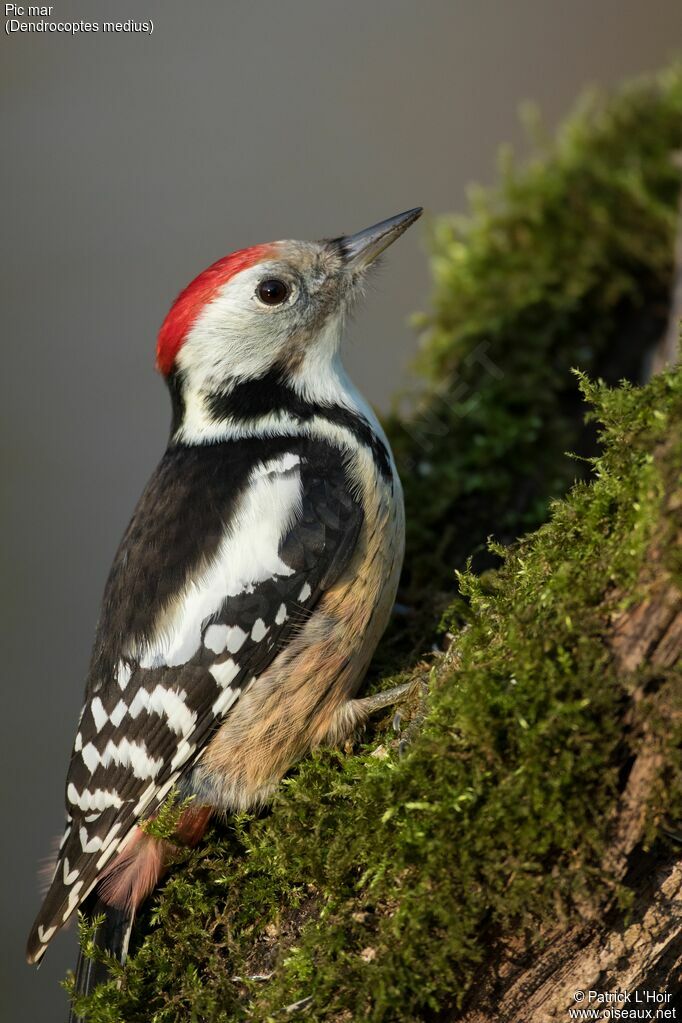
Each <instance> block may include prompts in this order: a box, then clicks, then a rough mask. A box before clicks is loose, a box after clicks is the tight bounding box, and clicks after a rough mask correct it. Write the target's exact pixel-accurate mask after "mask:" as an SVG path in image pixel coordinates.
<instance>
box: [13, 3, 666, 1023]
mask: <svg viewBox="0 0 682 1023" xmlns="http://www.w3.org/2000/svg"><path fill="white" fill-rule="evenodd" d="M55 16H56V17H58V18H59V19H61V20H70V19H73V18H86V19H90V20H103V19H105V18H107V19H111V18H117V19H125V18H126V17H129V16H135V17H137V18H138V19H140V18H143V17H152V18H153V19H154V23H155V32H154V34H153V36H152V37H151V38H150V37H148V36H128V37H123V36H102V35H101V34H100V35H98V36H81V37H76V38H73V39H72V38H69V37H65V36H60V37H56V36H50V37H41V36H35V35H31V36H28V35H25V36H17V35H15V36H12V37H10V38H7V37H6V36H5V35H4V34H3V36H2V41H1V42H0V49H1V53H0V77H1V81H2V89H1V91H0V111H1V113H0V117H1V129H2V134H1V138H2V144H3V158H2V163H1V166H0V180H1V187H2V198H3V221H2V266H1V274H0V282H1V284H0V287H1V288H2V305H1V308H2V316H3V328H2V335H1V336H2V364H1V365H2V374H1V375H2V385H1V386H2V400H1V402H0V415H1V416H2V427H1V433H0V437H1V443H2V453H3V475H2V479H3V482H4V487H3V503H2V512H3V519H4V523H3V532H2V536H3V541H4V542H3V545H2V558H3V564H2V575H1V577H0V578H1V579H2V621H3V625H4V628H5V638H4V645H3V658H2V664H3V687H2V697H3V702H2V729H3V738H2V751H3V758H4V761H3V772H2V780H3V792H2V798H3V811H4V812H3V818H2V819H3V836H2V851H3V857H4V863H3V869H2V870H1V871H0V878H1V879H2V880H1V882H0V886H1V887H0V900H1V901H0V929H1V930H0V971H1V975H0V985H1V988H0V991H1V995H2V997H1V1002H0V1005H1V1009H0V1019H2V1020H8V1021H9V1020H12V1021H19V1020H21V1021H24V1020H27V1021H37V1020H40V1021H45V1023H51V1021H56V1020H59V1019H61V1017H62V1015H63V996H62V995H61V994H60V992H59V990H58V989H57V987H56V983H57V980H58V978H60V977H61V976H63V974H64V971H65V969H66V968H67V966H68V965H69V964H71V962H72V957H73V954H74V938H73V931H71V933H70V935H69V936H66V937H60V938H59V939H57V940H56V941H55V944H54V946H53V949H51V951H50V953H49V954H48V956H47V959H46V961H45V964H44V965H43V967H42V968H41V969H40V971H39V972H38V973H37V974H36V973H35V972H34V971H33V970H30V969H29V968H28V967H27V966H25V964H24V962H23V945H24V940H25V936H26V932H27V930H28V927H29V925H30V923H31V920H32V918H33V915H34V912H35V911H36V909H37V906H38V885H37V882H36V867H37V864H38V862H39V860H40V859H41V858H42V857H45V856H47V855H48V853H49V850H50V836H51V835H53V834H57V833H59V832H60V831H61V827H62V805H63V775H64V771H65V768H66V763H67V758H68V753H69V750H70V744H71V740H72V735H73V729H74V725H75V721H76V717H77V714H78V710H79V706H80V697H81V691H82V685H83V679H84V674H85V670H86V664H87V659H88V654H89V645H90V641H91V636H92V631H93V627H94V623H95V618H96V614H97V605H98V601H99V597H100V593H101V589H102V586H103V582H104V578H105V574H106V571H107V568H108V565H109V562H110V560H111V557H112V554H113V551H114V549H115V546H116V543H117V541H118V539H119V536H120V534H121V532H122V530H123V528H124V526H125V523H126V521H127V518H128V516H129V514H130V512H131V509H132V506H133V503H134V501H135V499H136V496H137V495H138V493H139V492H140V489H141V488H142V486H143V484H144V482H145V479H146V477H147V476H148V474H149V472H150V470H151V468H152V467H153V465H154V463H155V460H156V459H157V457H158V456H159V454H160V452H161V450H162V448H163V445H164V442H165V438H166V432H167V427H168V409H167V399H166V396H165V393H164V388H163V385H162V383H161V381H160V380H159V379H158V378H157V377H155V375H154V373H153V369H152V364H153V347H154V336H155V332H156V330H157V327H158V325H159V323H160V321H161V319H162V318H163V315H164V314H165V312H166V309H167V307H168V305H169V303H170V301H171V300H172V298H173V296H174V294H175V293H176V292H177V291H178V290H179V289H180V287H182V286H183V285H184V284H185V283H186V282H187V281H188V280H189V279H190V278H191V277H192V276H194V274H195V273H197V272H198V271H199V270H200V269H202V268H203V267H204V266H205V265H207V264H208V263H210V262H212V261H213V260H214V259H216V258H218V257H219V256H221V255H224V254H225V253H226V252H228V251H230V250H231V249H233V248H237V247H240V246H242V245H249V244H252V243H254V242H257V241H264V240H269V239H273V238H280V237H285V238H286V237H297V236H298V237H313V238H316V237H320V236H324V235H330V234H338V233H340V232H342V231H344V230H356V229H359V228H361V227H364V226H366V225H367V224H369V223H372V222H373V221H375V220H378V219H381V218H383V217H385V216H389V215H391V214H393V213H396V212H398V211H400V210H403V209H405V208H407V207H410V206H414V205H417V204H422V205H424V206H425V207H426V209H427V212H428V214H431V215H433V214H438V213H441V212H443V211H449V210H455V209H462V208H463V204H464V194H465V188H466V186H467V184H468V183H470V182H471V181H473V180H478V181H483V182H486V181H490V180H491V179H492V177H493V175H494V165H495V155H496V151H497V147H498V144H499V143H500V142H502V141H511V142H513V143H517V144H518V143H519V142H520V141H521V138H522V132H521V129H520V128H519V125H518V121H517V116H516V112H517V107H518V104H519V102H520V101H521V100H524V99H526V98H532V99H534V100H537V101H538V102H539V104H540V105H541V107H542V109H543V111H544V113H545V116H546V119H547V121H548V123H549V124H554V123H555V122H556V121H557V120H558V119H559V118H560V117H561V116H562V115H563V114H564V113H565V112H566V111H567V110H568V109H569V107H570V105H571V103H572V101H573V99H574V97H575V95H576V93H577V92H578V91H579V90H580V89H581V88H582V87H583V86H584V85H586V84H589V83H600V84H604V85H611V84H613V83H615V82H617V81H618V80H619V79H621V78H622V77H624V76H628V75H631V74H633V73H638V72H640V71H643V70H648V69H650V68H655V67H657V66H658V65H659V64H660V63H661V62H662V61H664V60H665V59H667V58H668V57H670V56H671V55H672V54H673V53H674V52H675V50H676V49H677V48H679V46H680V42H681V40H682V5H681V4H680V2H679V0H646V2H645V0H639V2H635V0H598V2H597V0H571V3H559V2H550V0H513V2H509V0H507V2H503V0H498V2H491V0H483V2H481V0H477V2H474V0H470V2H469V0H467V2H462V0H460V2H453V0H450V2H445V0H443V2H438V0H420V2H419V3H417V2H411V3H407V2H401V0H373V2H368V0H354V2H349V0H345V2H343V3H342V2H341V0H337V2H335V3H332V2H321V0H288V2H283V0H280V2H274V0H272V2H264V0H263V2H250V3H247V2H236V0H233V2H231V3H226V2H207V0H204V2H202V3H191V2H189V0H186V2H183V3H179V2H176V0H164V2H163V3H160V2H158V0H138V2H137V3H135V4H132V3H123V2H120V3H113V2H112V3H101V2H86V0H81V2H80V3H66V2H62V3H58V4H57V7H56V10H55ZM423 238H424V231H423V228H421V225H418V226H417V228H415V229H413V230H412V231H411V232H410V233H409V234H408V235H407V236H406V237H405V238H404V239H402V240H401V241H400V243H399V244H398V245H397V246H396V247H395V249H393V250H391V253H390V256H389V258H388V259H387V261H386V266H385V268H384V270H383V273H382V275H381V276H380V278H379V279H378V282H377V284H376V286H375V287H374V289H373V290H372V292H371V293H370V294H369V296H368V300H367V302H366V304H365V308H364V309H362V310H361V311H360V313H359V315H358V317H357V319H356V322H355V324H354V326H353V328H352V331H351V338H350V344H349V346H348V363H349V365H350V368H351V370H352V371H353V375H354V376H355V378H356V380H357V381H358V383H360V384H361V385H362V386H363V387H364V390H365V391H366V393H367V394H368V396H369V397H370V398H371V399H372V400H374V401H375V402H376V403H378V404H379V405H380V406H382V407H386V404H387V401H388V396H389V394H390V393H391V392H392V391H394V390H395V389H396V388H397V387H399V386H401V385H403V384H404V383H405V382H406V381H407V380H408V377H409V374H408V371H407V370H406V360H407V359H408V357H409V355H410V353H411V352H412V351H413V350H414V349H415V347H416V341H415V338H414V335H413V333H412V331H411V329H410V327H409V326H408V324H407V317H408V315H409V314H410V313H411V312H412V311H414V310H417V309H420V308H421V309H423V308H425V307H426V306H427V303H428V297H429V288H430V284H429V278H428V273H427V268H426V262H425V253H424V244H423Z"/></svg>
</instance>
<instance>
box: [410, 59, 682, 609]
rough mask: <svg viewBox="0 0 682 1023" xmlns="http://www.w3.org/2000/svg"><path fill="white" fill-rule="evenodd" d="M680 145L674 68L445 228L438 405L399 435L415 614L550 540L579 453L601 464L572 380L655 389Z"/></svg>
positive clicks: (429, 319)
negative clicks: (509, 557)
mask: <svg viewBox="0 0 682 1023" xmlns="http://www.w3.org/2000/svg"><path fill="white" fill-rule="evenodd" d="M681 145H682V72H681V71H680V69H679V68H674V69H671V70H668V71H666V72H665V73H664V74H662V75H660V76H659V77H658V78H657V79H655V80H646V81H644V82H640V83H637V84H635V85H633V86H631V87H629V88H627V89H625V90H624V91H623V92H622V94H621V95H619V96H618V97H616V98H615V99H613V100H610V101H605V100H604V98H603V97H600V96H595V95H589V96H587V97H585V98H584V99H583V101H582V102H581V103H580V104H579V106H578V109H577V110H576V112H575V114H574V115H573V117H571V118H570V120H569V121H568V122H567V123H566V124H565V126H564V127H563V129H562V130H561V132H560V133H559V136H558V139H557V140H556V142H555V143H554V144H552V145H551V146H548V144H547V143H546V142H536V143H535V150H536V156H535V158H534V159H533V161H532V162H531V164H530V166H526V167H524V168H522V169H521V170H518V169H517V168H515V166H514V164H513V162H512V161H511V160H510V158H509V157H508V156H505V158H504V159H503V160H502V162H501V172H500V176H501V182H500V184H499V185H498V186H497V187H496V188H495V189H494V190H492V191H490V192H484V191H481V190H478V191H477V192H476V193H475V194H474V196H473V203H472V206H473V209H472V212H471V213H470V214H469V216H468V217H466V218H463V217H441V218H439V219H437V220H436V221H435V222H434V224H433V226H432V231H431V248H432V253H433V255H432V267H433V275H434V278H435V294H434V297H433V311H432V312H431V313H429V314H428V315H424V316H421V317H419V319H418V324H419V325H420V327H421V329H422V331H423V335H424V338H423V347H422V353H421V356H420V359H419V366H420V369H421V371H422V374H423V375H424V376H425V377H426V379H427V381H428V382H429V387H428V390H427V394H426V397H425V398H424V399H423V400H422V401H421V403H420V405H419V407H418V409H417V411H416V413H415V414H413V415H412V416H410V417H408V418H407V419H400V418H398V417H396V418H394V419H393V421H392V422H391V424H390V428H391V439H392V441H393V444H394V447H395V449H396V451H397V457H398V462H399V466H400V468H401V469H402V475H403V479H404V482H405V492H406V504H407V513H408V514H407V522H408V566H407V567H408V572H407V575H406V593H405V599H406V601H407V602H408V603H420V602H421V601H422V600H423V599H426V600H427V602H429V601H430V597H431V595H432V594H433V592H434V590H437V589H439V588H442V589H450V590H451V589H452V586H453V575H452V573H453V569H454V568H456V567H462V566H463V565H464V564H465V562H466V559H467V558H469V557H470V556H471V555H472V553H475V552H477V551H481V550H484V549H485V547H486V540H487V537H488V536H489V535H490V534H494V535H495V536H496V537H497V538H499V539H501V540H503V541H504V542H509V541H511V540H513V539H514V538H515V537H517V536H519V535H520V534H521V533H523V532H525V531H526V530H528V529H532V528H535V527H536V526H537V525H539V524H540V522H542V521H544V519H545V518H546V513H547V508H548V503H549V501H550V500H551V499H552V498H553V497H558V496H561V495H562V494H563V493H565V491H566V489H567V487H568V486H569V485H570V484H571V482H572V481H573V479H574V478H575V477H576V476H578V477H579V476H580V475H581V473H582V467H581V465H580V463H576V462H570V461H569V460H568V459H566V458H565V457H564V453H565V452H566V451H572V452H575V453H577V454H579V455H592V454H594V453H595V449H594V444H593V434H592V433H591V432H590V431H587V432H586V431H585V429H584V424H583V418H582V409H581V407H580V399H579V395H578V392H577V388H576V386H575V381H574V380H573V379H572V377H571V374H570V369H571V368H572V367H575V366H577V367H580V368H581V369H582V370H585V371H587V372H589V373H590V374H591V375H593V376H600V377H603V378H604V379H606V380H607V382H609V383H612V384H615V383H617V382H618V380H620V379H622V378H628V379H631V380H633V381H635V382H636V381H638V380H639V379H640V378H641V367H642V359H643V355H644V354H645V352H646V350H647V348H648V346H650V345H651V344H652V343H655V341H657V340H658V338H659V336H660V334H661V332H662V330H663V325H664V322H665V316H666V310H667V302H668V291H669V285H670V279H671V267H672V252H673V244H672V238H673V232H674V228H675V218H676V210H677V202H678V196H679V188H680V174H679V170H678V169H676V167H675V166H674V162H673V159H672V154H673V152H674V151H676V150H678V149H679V148H680V146H681ZM434 541H435V542H434ZM481 563H482V564H487V563H488V560H487V559H486V558H485V557H483V558H482V559H481Z"/></svg>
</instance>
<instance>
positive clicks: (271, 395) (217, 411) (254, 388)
mask: <svg viewBox="0 0 682 1023" xmlns="http://www.w3.org/2000/svg"><path fill="white" fill-rule="evenodd" d="M207 405H208V409H209V412H210V414H211V416H212V417H213V418H214V419H215V420H217V421H218V422H233V423H248V422H250V421H251V420H254V419H259V418H260V417H261V416H266V415H268V414H270V413H273V412H284V413H286V414H287V415H289V416H291V417H292V418H293V419H298V420H299V421H300V422H306V421H307V420H310V419H312V418H313V417H314V416H319V417H320V418H322V419H326V420H327V421H328V422H330V423H334V424H335V425H336V426H341V427H343V428H344V429H346V430H348V431H349V432H350V433H352V434H353V436H354V437H356V439H357V440H358V441H359V442H360V443H361V444H364V445H365V446H366V447H368V448H370V450H371V452H372V455H373V456H374V460H375V462H376V464H377V466H378V468H379V471H380V472H381V475H382V476H383V477H384V479H390V478H391V462H390V458H389V454H388V451H387V450H386V445H385V444H384V443H383V441H382V440H381V438H380V437H377V435H376V433H375V432H374V431H373V430H372V428H371V426H370V425H369V423H368V422H367V420H366V419H365V418H364V416H362V415H360V413H358V412H351V410H350V409H347V408H344V407H343V406H342V405H328V404H324V403H323V402H317V401H306V400H305V399H304V398H302V397H301V395H300V394H298V393H297V392H296V391H295V390H294V389H293V388H292V387H291V386H290V385H289V384H288V383H287V382H286V380H285V379H284V375H283V372H282V370H281V369H280V368H279V367H276V368H273V369H270V370H269V371H268V372H267V373H265V374H263V376H260V377H255V378H254V379H252V380H244V381H242V382H241V383H238V384H236V385H235V387H233V389H232V390H231V391H229V392H227V393H221V392H217V393H214V394H211V395H209V396H208V399H207Z"/></svg>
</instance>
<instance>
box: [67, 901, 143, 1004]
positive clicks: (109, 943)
mask: <svg viewBox="0 0 682 1023" xmlns="http://www.w3.org/2000/svg"><path fill="white" fill-rule="evenodd" d="M102 914H103V915H104V920H103V921H102V923H101V924H100V925H99V926H98V928H97V930H96V931H95V936H94V940H95V945H96V946H97V948H99V949H101V950H102V951H103V952H108V953H110V955H112V956H115V958H116V959H118V961H119V963H123V962H125V959H126V956H127V954H128V946H129V944H130V935H131V932H132V929H133V920H134V917H135V911H134V910H131V909H116V908H115V907H114V906H107V905H106V903H104V902H102V901H101V900H100V899H97V900H95V901H94V902H93V905H92V906H88V908H87V915H88V916H89V917H91V918H94V917H98V916H102ZM110 979H111V975H110V973H109V969H108V967H107V965H106V963H100V962H97V961H96V960H94V959H89V958H88V957H87V956H85V955H83V951H82V950H80V951H79V953H78V962H77V964H76V983H75V985H74V992H73V993H74V997H75V996H78V997H81V996H83V995H89V994H90V993H91V992H92V991H94V989H95V988H96V987H97V986H98V985H99V984H105V983H106V982H107V981H109V980H110ZM68 1023H87V1021H86V1020H85V1018H84V1017H83V1016H79V1015H77V1014H76V1012H75V1011H74V1009H73V1008H72V1009H71V1011H70V1012H69V1021H68Z"/></svg>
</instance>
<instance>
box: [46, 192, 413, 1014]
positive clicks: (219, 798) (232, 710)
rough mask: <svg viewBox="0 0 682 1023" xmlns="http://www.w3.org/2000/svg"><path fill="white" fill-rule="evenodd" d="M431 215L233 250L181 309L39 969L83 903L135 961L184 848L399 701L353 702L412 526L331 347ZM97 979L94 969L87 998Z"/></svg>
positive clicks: (162, 347)
mask: <svg viewBox="0 0 682 1023" xmlns="http://www.w3.org/2000/svg"><path fill="white" fill-rule="evenodd" d="M421 212H422V211H421V209H420V208H417V209H413V210H409V211H407V212H406V213H401V214H399V215H398V216H395V217H391V218H390V219H388V220H384V221H382V222H381V223H379V224H376V225H374V226H372V227H370V228H367V229H366V230H364V231H360V232H358V233H357V234H353V235H347V236H343V237H338V238H334V239H332V240H323V241H320V242H299V241H278V242H272V243H269V244H265V245H256V246H253V247H252V248H247V249H240V250H239V251H237V252H233V253H232V254H231V255H229V256H226V257H225V258H223V259H220V260H218V262H216V263H214V264H213V265H212V266H210V267H208V269H207V270H204V271H203V273H201V274H199V276H198V277H196V278H195V280H193V281H192V282H191V283H190V284H189V285H188V286H187V287H186V288H185V289H184V291H182V292H181V293H180V295H179V296H178V298H177V299H176V301H175V303H174V304H173V306H172V307H171V309H170V312H169V313H168V315H167V316H166V319H165V320H164V322H163V324H162V326H161V330H160V332H159V336H158V345H157V367H158V369H159V371H160V372H161V374H162V375H163V376H164V378H165V380H166V383H167V385H168V388H169V391H170V397H171V404H172V425H171V433H170V439H169V443H168V447H167V449H166V451H165V453H164V455H163V457H162V459H161V462H160V463H159V465H158V467H157V469H156V471H155V472H154V474H153V475H152V477H151V479H150V481H149V483H148V485H147V487H146V489H145V490H144V492H143V494H142V497H141V498H140V501H139V503H138V505H137V508H136V510H135V512H134V514H133V517H132V520H131V522H130V524H129V526H128V528H127V530H126V532H125V534H124V537H123V540H122V541H121V544H120V547H119V549H118V552H117V554H116V556H115V558H114V562H113V565H112V568H111V571H110V574H109V577H108V581H107V583H106V587H105V591H104V597H103V601H102V608H101V613H100V618H99V622H98V625H97V630H96V635H95V641H94V646H93V653H92V658H91V663H90V668H89V673H88V679H87V685H86V692H85V702H84V706H83V709H82V712H81V715H80V719H79V723H78V730H77V734H76V738H75V742H74V744H73V751H72V754H71V760H70V764H69V769H68V773H67V779H66V809H67V817H66V829H65V831H64V836H63V838H62V841H61V845H60V849H59V853H58V856H57V862H56V867H55V871H54V875H53V879H52V882H51V885H50V887H49V890H48V892H47V895H46V897H45V900H44V903H43V906H42V908H41V910H40V913H39V915H38V917H37V920H36V922H35V924H34V926H33V929H32V931H31V934H30V937H29V940H28V949H27V957H28V960H29V962H31V963H35V962H38V961H39V960H40V958H41V957H42V955H43V954H44V952H45V950H46V948H47V946H48V944H49V942H50V941H51V939H52V938H53V936H54V935H55V934H56V932H57V931H58V930H59V929H60V928H61V927H62V926H63V925H64V924H65V923H66V921H67V920H68V919H69V917H70V916H71V915H72V914H73V913H74V912H75V911H76V909H78V908H79V907H82V908H83V910H84V911H85V912H86V913H89V914H90V915H95V914H97V915H99V914H100V913H102V914H103V915H104V922H103V923H102V925H101V926H100V928H99V931H98V937H97V940H98V943H99V944H100V945H101V947H103V948H106V949H107V950H108V951H110V952H112V953H113V954H114V955H116V956H117V957H118V958H119V959H120V960H121V961H123V959H124V958H125V955H126V953H127V947H128V942H129V938H130V931H131V927H132V921H133V919H134V916H135V912H136V910H137V909H138V908H139V906H140V905H141V903H142V902H143V901H144V899H145V898H146V897H147V896H148V895H149V894H150V892H151V891H152V890H153V889H154V887H155V885H156V883H157V881H158V880H159V878H160V877H161V876H162V875H163V872H164V869H165V867H166V865H167V863H168V861H169V859H170V857H171V855H172V851H173V848H174V842H175V841H176V840H177V841H178V842H185V843H188V844H194V843H196V842H198V841H199V840H200V839H201V836H202V834H203V833H204V831H205V829H206V826H207V824H208V822H209V819H210V818H211V816H212V815H214V814H215V815H217V816H218V817H224V816H225V815H227V814H229V813H231V812H234V811H240V810H246V809H249V808H253V807H258V806H261V805H263V804H265V803H267V801H268V800H269V799H270V798H271V796H272V794H273V792H274V790H275V788H276V786H277V784H278V782H279V781H280V780H281V778H282V777H283V775H284V774H285V773H286V772H287V771H288V770H289V768H290V767H291V766H292V765H293V764H294V763H295V762H296V761H297V760H299V759H300V758H301V757H302V756H304V755H305V754H306V753H307V752H308V751H309V750H311V749H312V748H313V747H315V746H318V745H319V744H321V743H338V742H339V741H342V740H343V739H344V738H345V737H346V736H348V735H349V734H350V733H351V732H352V731H353V730H354V729H355V728H356V727H357V726H358V724H360V723H361V722H363V721H364V720H365V719H366V718H367V716H368V715H369V714H370V713H371V712H372V711H373V710H375V709H377V708H379V707H382V706H387V705H388V704H389V703H391V702H393V701H395V700H396V699H397V698H399V697H400V696H401V695H402V694H403V693H404V691H405V688H406V687H404V686H401V687H397V688H396V689H393V690H389V691H388V692H384V693H380V694H378V696H376V697H371V698H370V697H364V698H362V697H359V696H358V695H357V694H358V690H359V687H360V685H361V682H362V679H363V676H364V674H365V672H366V670H367V667H368V665H369V661H370V659H371V657H372V654H373V652H374V650H375V648H376V645H377V643H378V641H379V638H380V637H381V635H382V633H383V631H384V629H385V627H386V624H387V621H388V618H389V615H390V613H391V609H392V606H393V602H394V598H395V593H396V588H397V585H398V577H399V574H400V570H401V566H402V560H403V548H404V511H403V498H402V490H401V485H400V480H399V478H398V474H397V471H396V467H395V463H394V460H393V456H392V453H391V450H390V447H389V444H388V441H387V439H386V436H385V434H384V432H383V430H382V428H381V426H380V425H379V422H378V421H377V419H376V416H375V415H374V413H373V412H372V411H371V409H370V407H369V406H368V405H367V403H366V402H365V401H364V400H363V398H362V397H361V395H360V394H359V392H358V391H357V390H356V389H355V387H354V386H353V384H352V383H351V382H350V380H349V378H348V377H347V375H346V373H345V371H344V369H343V367H342V365H341V362H340V358H339V345H340V341H341V337H342V333H343V326H344V321H345V319H346V316H347V313H348V310H349V308H350V306H351V305H352V303H353V301H354V299H355V298H357V296H358V294H359V293H361V291H362V287H363V282H364V280H365V279H366V276H367V271H368V269H369V267H370V266H371V265H372V264H373V263H374V262H375V260H376V258H377V257H378V256H379V255H380V253H382V252H383V251H384V249H386V248H387V247H388V246H389V245H390V244H391V243H392V242H393V241H395V240H396V239H397V238H398V237H399V236H400V235H401V234H402V233H403V232H404V231H405V230H406V229H407V228H408V227H409V226H410V225H411V224H413V223H414V221H415V220H417V218H418V217H419V216H420V214H421ZM169 798H173V800H177V801H179V802H178V805H180V806H181V807H184V809H183V810H182V814H181V816H180V819H179V821H178V824H177V834H176V835H175V836H174V839H173V841H170V840H165V839H160V838H157V837H153V836H152V835H151V834H149V833H148V832H147V831H145V830H144V828H142V827H141V826H140V824H141V822H143V821H145V820H148V819H150V818H153V817H154V816H155V815H156V814H158V812H159V810H160V808H161V807H162V806H163V804H164V801H165V800H167V799H169ZM98 978H99V979H101V968H100V969H99V971H98V967H97V966H95V965H93V964H92V963H91V962H88V961H81V963H80V964H79V968H78V972H77V992H79V993H83V992H87V991H88V990H90V988H91V987H92V986H93V984H94V983H96V982H98ZM71 1018H75V1017H71Z"/></svg>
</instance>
